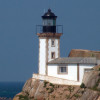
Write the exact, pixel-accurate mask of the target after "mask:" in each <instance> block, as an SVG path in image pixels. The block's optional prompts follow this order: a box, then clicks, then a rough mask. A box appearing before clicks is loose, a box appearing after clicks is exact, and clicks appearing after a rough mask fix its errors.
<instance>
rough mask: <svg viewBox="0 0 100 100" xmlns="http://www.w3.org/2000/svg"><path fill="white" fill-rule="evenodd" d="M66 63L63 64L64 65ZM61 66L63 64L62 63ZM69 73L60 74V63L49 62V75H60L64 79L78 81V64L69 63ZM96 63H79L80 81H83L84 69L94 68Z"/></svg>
mask: <svg viewBox="0 0 100 100" xmlns="http://www.w3.org/2000/svg"><path fill="white" fill-rule="evenodd" d="M64 65H65V64H62V66H64ZM60 66H61V65H60ZM66 66H68V74H58V71H57V70H58V65H57V64H49V65H48V76H53V77H58V78H62V79H68V80H73V81H77V64H68V65H66ZM94 66H95V65H94V64H91V65H89V64H79V81H80V82H82V79H83V75H84V69H85V68H90V69H91V68H93V67H94Z"/></svg>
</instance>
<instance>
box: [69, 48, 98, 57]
mask: <svg viewBox="0 0 100 100" xmlns="http://www.w3.org/2000/svg"><path fill="white" fill-rule="evenodd" d="M69 57H96V58H97V59H100V51H90V50H81V49H72V50H71V52H70V53H69Z"/></svg>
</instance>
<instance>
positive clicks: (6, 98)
mask: <svg viewBox="0 0 100 100" xmlns="http://www.w3.org/2000/svg"><path fill="white" fill-rule="evenodd" d="M23 85H24V82H0V100H12V98H13V97H14V96H15V95H16V94H17V93H19V92H21V90H22V88H23Z"/></svg>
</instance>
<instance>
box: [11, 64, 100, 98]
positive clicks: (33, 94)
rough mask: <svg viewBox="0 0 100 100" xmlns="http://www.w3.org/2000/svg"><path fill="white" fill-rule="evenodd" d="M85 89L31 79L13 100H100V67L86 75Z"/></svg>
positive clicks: (84, 79) (84, 80)
mask: <svg viewBox="0 0 100 100" xmlns="http://www.w3.org/2000/svg"><path fill="white" fill-rule="evenodd" d="M83 84H84V85H83V87H82V86H81V88H80V86H67V85H57V84H52V83H49V82H47V81H42V80H37V79H29V80H28V81H27V82H26V83H25V85H24V87H23V89H22V92H21V93H19V94H17V95H16V96H15V98H14V99H13V100H22V99H23V100H100V66H96V67H94V68H93V71H91V72H88V73H85V75H84V78H83Z"/></svg>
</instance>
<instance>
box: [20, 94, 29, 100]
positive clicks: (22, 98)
mask: <svg viewBox="0 0 100 100" xmlns="http://www.w3.org/2000/svg"><path fill="white" fill-rule="evenodd" d="M18 97H19V100H29V98H28V96H23V95H19V96H18Z"/></svg>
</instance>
